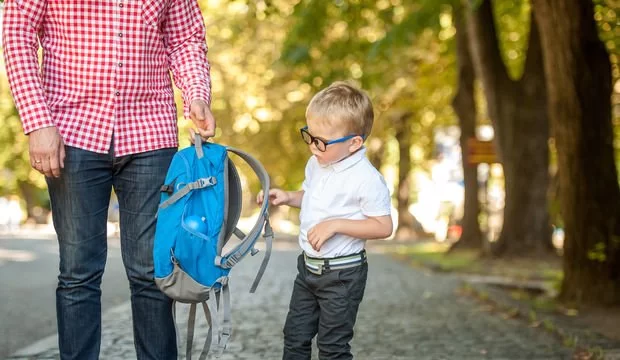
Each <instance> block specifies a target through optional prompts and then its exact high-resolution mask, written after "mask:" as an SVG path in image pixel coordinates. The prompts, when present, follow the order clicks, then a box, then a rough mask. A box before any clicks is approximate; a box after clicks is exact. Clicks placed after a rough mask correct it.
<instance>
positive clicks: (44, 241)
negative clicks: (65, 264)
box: [0, 234, 129, 359]
mask: <svg viewBox="0 0 620 360" xmlns="http://www.w3.org/2000/svg"><path fill="white" fill-rule="evenodd" d="M57 275H58V243H57V242H56V238H55V236H53V235H40V234H38V235H35V236H32V237H28V236H22V235H1V236H0V319H1V320H0V359H4V358H5V357H7V356H9V354H12V353H13V352H15V351H17V350H19V349H21V348H23V347H25V346H27V345H30V344H32V343H33V342H35V341H36V340H39V339H41V338H44V337H47V336H49V335H51V334H54V333H56V306H55V289H56V283H57ZM102 289H103V294H102V307H103V310H104V311H106V310H108V309H111V308H113V307H115V306H118V305H120V304H122V303H125V302H126V301H128V300H129V285H128V282H127V280H126V277H125V271H124V270H123V266H122V262H121V259H120V249H119V246H118V240H114V239H110V241H109V251H108V264H107V269H106V272H105V273H104V278H103V285H102Z"/></svg>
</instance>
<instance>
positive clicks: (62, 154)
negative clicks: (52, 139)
mask: <svg viewBox="0 0 620 360" xmlns="http://www.w3.org/2000/svg"><path fill="white" fill-rule="evenodd" d="M59 153H60V155H59V156H60V159H59V160H60V168H61V169H64V168H65V157H66V156H67V154H66V153H65V144H64V142H60V151H59Z"/></svg>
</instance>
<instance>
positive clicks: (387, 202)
mask: <svg viewBox="0 0 620 360" xmlns="http://www.w3.org/2000/svg"><path fill="white" fill-rule="evenodd" d="M359 194H360V206H361V208H362V214H364V215H365V216H370V217H377V216H387V215H390V213H391V211H392V202H391V197H390V191H389V189H388V187H387V184H386V183H385V179H383V176H381V174H379V173H377V174H375V175H374V176H370V177H369V178H368V179H367V180H366V181H364V182H362V184H361V186H360V192H359Z"/></svg>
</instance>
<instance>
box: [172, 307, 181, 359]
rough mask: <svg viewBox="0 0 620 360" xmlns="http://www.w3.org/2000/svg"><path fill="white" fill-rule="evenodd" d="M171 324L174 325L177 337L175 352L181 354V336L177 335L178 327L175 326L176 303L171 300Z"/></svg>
mask: <svg viewBox="0 0 620 360" xmlns="http://www.w3.org/2000/svg"><path fill="white" fill-rule="evenodd" d="M172 322H173V323H174V333H175V334H176V336H177V351H178V352H179V353H180V352H181V334H179V327H178V326H177V301H176V300H172Z"/></svg>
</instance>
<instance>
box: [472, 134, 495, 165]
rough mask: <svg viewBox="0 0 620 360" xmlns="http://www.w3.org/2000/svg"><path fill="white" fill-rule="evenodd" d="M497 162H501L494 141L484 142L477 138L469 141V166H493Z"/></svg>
mask: <svg viewBox="0 0 620 360" xmlns="http://www.w3.org/2000/svg"><path fill="white" fill-rule="evenodd" d="M497 162H499V160H498V159H497V153H496V152H495V144H493V142H492V141H482V140H478V139H476V138H469V139H467V163H468V164H472V165H476V164H484V163H486V164H493V163H497Z"/></svg>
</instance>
